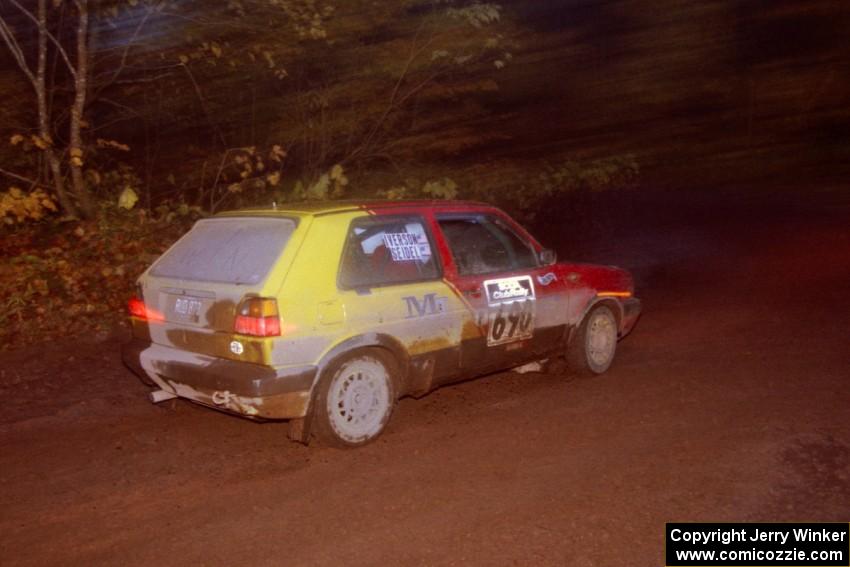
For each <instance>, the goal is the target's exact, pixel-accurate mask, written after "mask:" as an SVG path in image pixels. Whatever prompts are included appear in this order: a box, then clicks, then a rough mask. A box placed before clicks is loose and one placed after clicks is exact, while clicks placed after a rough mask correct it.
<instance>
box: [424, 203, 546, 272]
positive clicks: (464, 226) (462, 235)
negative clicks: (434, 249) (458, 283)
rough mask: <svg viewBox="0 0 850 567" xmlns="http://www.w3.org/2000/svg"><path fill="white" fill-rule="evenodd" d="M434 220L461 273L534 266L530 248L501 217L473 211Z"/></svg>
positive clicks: (503, 270) (535, 262) (534, 259)
mask: <svg viewBox="0 0 850 567" xmlns="http://www.w3.org/2000/svg"><path fill="white" fill-rule="evenodd" d="M438 220H439V223H440V229H442V231H443V234H444V235H445V237H446V240H447V241H448V245H449V248H450V249H451V251H452V257H453V258H454V261H455V264H456V265H457V269H458V273H459V274H460V275H462V276H467V275H477V274H489V273H494V272H508V271H511V270H521V269H523V268H535V267H537V256H536V255H535V253H534V250H533V249H532V248H531V246H530V245H529V244H528V243H527V242H525V241H524V240H523V239H521V238H520V237H519V236H517V235H516V233H514V231H513V230H511V229H510V227H508V226H507V225H506V224H505V223H504V222H502V221H501V219H498V218H496V217H490V216H486V215H474V216H446V217H442V218H439V219H438Z"/></svg>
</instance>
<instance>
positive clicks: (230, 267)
mask: <svg viewBox="0 0 850 567" xmlns="http://www.w3.org/2000/svg"><path fill="white" fill-rule="evenodd" d="M295 228H296V223H295V221H294V220H292V219H280V218H260V217H252V218H246V217H242V218H238V217H236V218H215V219H205V220H202V221H199V222H198V223H196V224H195V226H194V228H192V230H191V231H189V232H188V233H187V234H186V235H185V236H184V237H183V238H181V239H180V240H178V241H177V243H176V244H174V246H172V247H171V248H170V249H169V250H168V251H167V252H166V253H165V254H163V256H162V257H161V258H160V259H159V260H158V261H157V262H156V264H155V265H154V266H153V267H152V268H151V271H150V274H151V275H153V276H156V277H161V278H175V279H180V280H190V281H196V282H208V283H225V284H239V285H256V284H258V283H260V282H262V281H263V280H265V278H266V276H267V275H268V273H269V271H270V270H271V268H272V266H273V265H274V263H275V260H277V258H279V257H280V255H281V254H282V253H283V250H284V248H285V247H286V243H287V242H289V238H290V236H292V233H293V232H294V231H295Z"/></svg>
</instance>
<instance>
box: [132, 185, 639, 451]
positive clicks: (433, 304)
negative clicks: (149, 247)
mask: <svg viewBox="0 0 850 567" xmlns="http://www.w3.org/2000/svg"><path fill="white" fill-rule="evenodd" d="M138 283H139V293H138V295H137V297H135V298H133V299H132V300H131V301H130V305H129V309H130V314H131V321H132V327H133V340H132V342H130V343H129V344H127V345H126V346H125V348H124V353H123V354H124V361H125V363H126V364H127V365H128V366H129V367H130V368H132V369H133V370H135V371H136V373H137V374H139V376H140V377H142V379H143V380H144V381H145V382H146V383H148V384H149V385H151V386H154V387H155V388H156V390H154V391H153V392H152V393H151V399H152V401H154V402H158V401H162V400H166V399H170V398H174V397H178V396H179V397H181V398H186V399H189V400H192V401H194V402H198V403H200V404H204V405H207V406H210V407H213V408H216V409H220V410H224V411H228V412H232V413H236V414H241V415H243V416H247V417H251V418H256V419H289V420H291V421H290V436H291V437H292V438H293V439H297V440H300V441H303V442H307V441H308V440H309V439H310V437H311V435H315V436H317V437H318V438H319V439H320V440H322V441H324V442H327V443H329V444H334V445H338V446H357V445H361V444H364V443H367V442H369V441H371V440H372V439H374V438H376V437H377V436H378V435H379V434H380V433H381V431H383V429H384V427H385V426H386V424H387V421H388V420H389V418H390V415H391V414H392V410H393V407H394V405H395V402H396V400H397V399H398V398H399V397H401V396H407V395H409V396H421V395H424V394H426V393H427V392H429V391H431V390H433V389H434V388H436V387H438V386H440V385H442V384H446V383H448V382H453V381H457V380H463V379H466V378H470V377H473V376H476V375H481V374H486V373H490V372H494V371H497V370H502V369H507V368H512V367H517V366H519V365H522V364H525V363H528V362H530V361H536V360H540V359H543V358H547V357H553V356H557V355H561V354H563V355H566V357H567V360H568V362H569V363H570V365H571V366H572V367H573V368H574V370H576V371H579V372H585V373H596V374H598V373H602V372H604V371H605V370H607V369H608V367H609V366H610V365H611V362H612V360H613V358H614V352H615V350H616V345H617V340H618V338H620V337H622V336H624V335H625V334H626V333H628V332H629V331H630V330H631V329H632V327H633V326H634V324H635V322H636V320H637V318H638V315H639V313H640V302H639V301H638V300H637V299H636V298H634V297H633V292H634V290H633V283H632V278H631V276H630V275H629V273H628V272H626V271H624V270H621V269H618V268H613V267H607V266H593V265H586V264H571V263H565V262H560V263H557V262H556V261H555V255H554V253H553V252H552V251H550V250H546V249H544V248H542V247H541V246H540V244H539V243H538V242H537V241H536V240H534V238H532V237H531V236H530V235H529V234H528V233H527V232H526V231H525V230H523V228H522V227H520V226H519V225H518V224H517V223H515V222H514V221H513V220H511V218H510V217H508V216H507V215H506V214H505V213H503V212H502V211H500V210H499V209H496V208H494V207H491V206H488V205H485V204H478V203H467V202H451V201H448V202H447V201H439V202H432V201H426V202H422V201H407V202H358V203H331V204H316V205H311V204H306V205H297V206H287V208H286V209H281V210H277V209H256V210H245V211H236V212H228V213H223V214H219V215H217V216H215V217H213V218H209V219H204V220H201V221H199V222H198V223H197V224H196V225H195V226H194V228H192V230H191V231H189V232H188V233H187V234H186V235H185V236H183V237H182V238H181V239H180V240H179V241H177V243H175V244H174V245H173V246H172V247H171V248H170V249H169V250H168V251H167V252H166V253H165V254H163V255H162V256H161V257H160V258H159V259H158V260H157V261H156V262H154V264H153V265H152V266H151V267H150V268H149V269H148V270H147V271H146V272H145V273H144V274H143V275H142V276H141V277H140V278H139V282H138Z"/></svg>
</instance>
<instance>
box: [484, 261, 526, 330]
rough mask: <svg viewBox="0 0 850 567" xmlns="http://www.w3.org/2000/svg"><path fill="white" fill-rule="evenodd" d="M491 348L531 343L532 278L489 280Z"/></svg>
mask: <svg viewBox="0 0 850 567" xmlns="http://www.w3.org/2000/svg"><path fill="white" fill-rule="evenodd" d="M484 290H485V291H486V293H487V312H488V316H487V319H488V324H487V346H496V345H501V344H505V343H510V342H514V341H521V340H524V339H530V338H531V337H532V335H533V334H534V311H535V300H534V299H535V298H534V282H533V281H532V280H531V276H516V277H512V278H501V279H497V280H487V281H485V282H484Z"/></svg>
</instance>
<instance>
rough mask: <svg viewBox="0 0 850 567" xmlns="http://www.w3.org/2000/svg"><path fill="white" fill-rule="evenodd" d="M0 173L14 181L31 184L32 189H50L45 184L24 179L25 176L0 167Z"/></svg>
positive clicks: (27, 178)
mask: <svg viewBox="0 0 850 567" xmlns="http://www.w3.org/2000/svg"><path fill="white" fill-rule="evenodd" d="M0 173H2V174H3V175H6V176H8V177H11V178H12V179H17V180H18V181H23V182H24V183H29V184H30V185H31V186H32V187H44V188H45V189H49V187H48V186H47V185H44V184H43V183H39V182H38V181H36V180H35V179H30V178H29V177H24V176H23V175H18V174H17V173H14V172H12V171H8V170H5V169H3V168H2V167H0Z"/></svg>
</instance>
